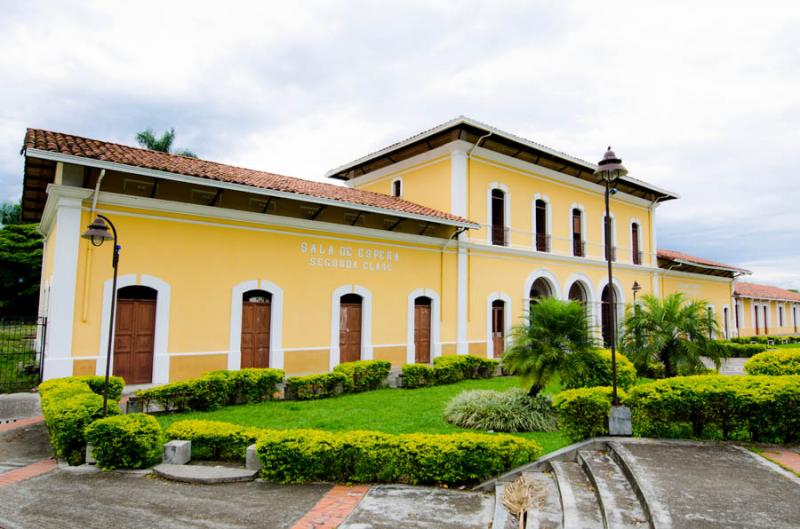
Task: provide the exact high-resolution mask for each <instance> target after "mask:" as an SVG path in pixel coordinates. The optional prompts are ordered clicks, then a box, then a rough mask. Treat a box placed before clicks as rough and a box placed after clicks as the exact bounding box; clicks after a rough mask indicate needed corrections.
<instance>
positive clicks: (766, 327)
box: [764, 306, 769, 334]
mask: <svg viewBox="0 0 800 529" xmlns="http://www.w3.org/2000/svg"><path fill="white" fill-rule="evenodd" d="M764 334H769V325H768V324H767V307H766V306H764Z"/></svg>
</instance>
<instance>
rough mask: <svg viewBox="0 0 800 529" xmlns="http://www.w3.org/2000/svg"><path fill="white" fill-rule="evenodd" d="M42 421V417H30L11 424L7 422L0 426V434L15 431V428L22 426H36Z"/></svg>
mask: <svg viewBox="0 0 800 529" xmlns="http://www.w3.org/2000/svg"><path fill="white" fill-rule="evenodd" d="M42 421H44V417H42V416H39V417H30V418H28V419H19V420H16V421H13V422H7V423H2V424H0V432H7V431H9V430H16V429H17V428H22V427H24V426H30V425H31V424H37V423H40V422H42Z"/></svg>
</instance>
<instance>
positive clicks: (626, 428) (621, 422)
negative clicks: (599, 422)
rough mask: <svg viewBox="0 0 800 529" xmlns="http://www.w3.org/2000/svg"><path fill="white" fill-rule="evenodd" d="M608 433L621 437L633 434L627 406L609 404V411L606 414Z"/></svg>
mask: <svg viewBox="0 0 800 529" xmlns="http://www.w3.org/2000/svg"><path fill="white" fill-rule="evenodd" d="M608 433H609V434H610V435H614V436H621V437H626V436H627V437H629V436H631V435H632V434H633V426H632V425H631V409H630V408H629V407H627V406H611V413H609V415H608Z"/></svg>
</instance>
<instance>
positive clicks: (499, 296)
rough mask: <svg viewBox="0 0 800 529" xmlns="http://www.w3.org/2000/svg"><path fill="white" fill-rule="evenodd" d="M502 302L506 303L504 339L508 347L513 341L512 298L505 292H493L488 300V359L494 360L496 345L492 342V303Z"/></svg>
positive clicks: (504, 309)
mask: <svg viewBox="0 0 800 529" xmlns="http://www.w3.org/2000/svg"><path fill="white" fill-rule="evenodd" d="M497 300H500V301H502V302H503V303H505V306H504V307H503V326H504V327H505V328H504V329H503V339H504V341H505V344H506V346H508V344H509V343H510V340H511V319H512V318H511V315H512V314H513V304H512V303H511V297H510V296H509V295H508V294H506V293H505V292H492V293H491V294H489V296H488V297H487V298H486V357H487V358H494V343H493V342H492V302H494V301H497Z"/></svg>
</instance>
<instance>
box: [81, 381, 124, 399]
mask: <svg viewBox="0 0 800 529" xmlns="http://www.w3.org/2000/svg"><path fill="white" fill-rule="evenodd" d="M72 378H73V379H75V380H80V381H81V382H86V383H87V384H88V385H89V389H91V390H92V391H93V392H95V393H97V394H98V395H100V396H102V395H103V387H104V386H105V383H106V377H105V376H94V375H92V376H83V377H72ZM124 388H125V380H124V379H123V378H122V377H115V376H110V377H108V400H109V401H112V400H114V401H117V402H119V399H121V398H122V390H123V389H124Z"/></svg>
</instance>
